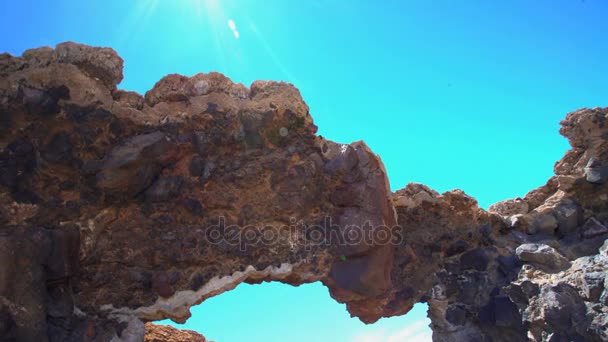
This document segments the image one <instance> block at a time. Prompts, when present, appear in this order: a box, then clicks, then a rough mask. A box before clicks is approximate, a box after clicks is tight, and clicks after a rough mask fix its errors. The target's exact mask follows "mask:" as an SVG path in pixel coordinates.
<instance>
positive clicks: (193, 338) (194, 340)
mask: <svg viewBox="0 0 608 342" xmlns="http://www.w3.org/2000/svg"><path fill="white" fill-rule="evenodd" d="M144 342H213V341H209V340H207V339H205V336H203V335H201V334H199V333H197V332H196V331H192V330H179V329H175V328H174V327H172V326H168V325H158V324H152V323H146V336H144Z"/></svg>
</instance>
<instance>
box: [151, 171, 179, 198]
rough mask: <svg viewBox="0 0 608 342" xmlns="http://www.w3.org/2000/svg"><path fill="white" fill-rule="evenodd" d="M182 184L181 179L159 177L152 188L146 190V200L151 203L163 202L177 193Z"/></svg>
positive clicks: (176, 177)
mask: <svg viewBox="0 0 608 342" xmlns="http://www.w3.org/2000/svg"><path fill="white" fill-rule="evenodd" d="M183 183H184V180H183V179H182V177H179V176H173V177H159V178H158V179H157V180H156V181H155V182H154V184H152V186H151V187H150V188H149V189H148V190H146V199H147V200H149V201H152V202H160V201H165V200H167V199H169V198H171V197H172V196H175V195H177V194H178V193H179V189H180V187H181V186H182V184H183Z"/></svg>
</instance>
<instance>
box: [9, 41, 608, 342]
mask: <svg viewBox="0 0 608 342" xmlns="http://www.w3.org/2000/svg"><path fill="white" fill-rule="evenodd" d="M0 76H1V78H0V124H1V125H0V228H2V229H1V230H0V257H1V260H2V263H1V264H0V339H2V340H8V341H47V340H48V341H108V340H115V341H117V340H123V341H138V340H142V339H144V338H145V340H146V341H168V340H177V341H179V340H180V339H181V340H189V341H192V340H196V339H199V340H201V341H204V338H203V337H202V336H200V335H198V334H195V333H187V332H180V331H178V330H175V329H173V328H170V327H163V326H154V325H151V324H147V325H145V323H146V322H151V321H155V320H161V319H165V318H170V319H173V320H174V321H176V322H184V321H185V320H186V319H187V318H188V317H189V316H190V311H189V308H190V307H191V306H193V305H196V304H198V303H200V302H201V301H204V300H205V299H207V298H209V297H212V296H216V295H219V294H221V293H222V292H225V291H228V290H230V289H233V288H234V287H236V286H237V285H238V284H240V283H242V282H248V283H259V282H262V281H281V282H285V283H289V284H294V285H298V284H302V283H307V282H314V281H321V282H322V283H323V284H325V285H326V286H328V288H329V290H330V294H331V296H332V297H333V298H334V299H336V300H337V301H340V302H343V303H346V305H347V308H348V310H349V312H350V313H351V314H352V315H353V316H356V317H359V318H360V319H361V320H362V321H364V322H366V323H372V322H375V321H376V320H378V319H380V318H381V317H388V316H394V315H402V314H404V313H406V312H408V311H409V310H410V309H411V307H412V306H413V305H414V304H415V303H418V302H427V303H428V304H429V316H430V318H431V320H432V328H433V330H434V334H433V336H434V337H433V338H434V340H436V341H469V340H470V341H473V340H478V341H485V340H496V341H523V340H526V339H527V338H528V337H529V338H532V339H534V340H537V341H545V340H557V341H559V340H588V341H600V340H603V339H605V338H606V336H605V331H606V320H607V317H608V314H607V310H606V305H607V302H606V298H607V297H608V290H607V289H606V288H605V282H606V272H605V269H606V268H605V258H606V256H605V253H606V252H605V249H606V247H605V246H604V247H603V249H600V247H602V244H604V242H605V240H606V238H607V237H608V229H606V227H607V226H608V204H607V203H608V188H607V187H608V185H607V184H606V180H607V179H606V172H605V169H606V165H608V154H607V151H608V144H607V138H608V127H606V126H605V119H606V116H608V109H599V108H596V109H582V110H579V111H576V112H573V113H570V114H568V116H567V117H566V119H565V120H564V121H563V122H562V130H561V132H562V134H564V135H565V136H566V137H567V138H568V139H569V140H570V142H571V144H572V146H573V148H572V150H570V151H569V152H568V153H566V155H565V156H564V158H563V159H562V160H561V161H559V162H558V163H556V165H555V173H556V176H555V177H553V178H551V179H550V180H548V182H547V184H546V185H545V186H542V187H540V188H538V189H535V190H532V191H531V192H530V193H529V194H528V195H526V196H525V197H524V198H518V199H515V200H507V201H503V202H500V203H497V204H496V205H494V206H492V207H491V208H490V211H489V212H487V211H485V210H483V209H480V208H479V207H478V206H477V202H476V201H475V199H473V198H471V197H469V196H467V195H466V194H465V193H463V192H462V191H460V190H453V191H449V192H446V193H443V194H439V193H437V192H436V191H433V190H432V189H430V188H428V187H426V186H424V185H421V184H409V185H408V186H407V187H406V188H405V189H402V190H399V191H397V192H396V193H391V192H390V190H389V189H390V187H389V184H388V179H387V176H386V171H385V169H384V166H383V165H382V162H381V160H380V158H379V157H378V156H376V155H375V154H374V153H373V152H372V151H371V150H370V149H369V148H368V147H367V146H366V145H365V143H363V142H355V143H352V144H347V145H345V144H338V143H334V142H331V141H327V140H325V139H323V138H321V137H319V136H316V135H315V133H316V131H317V127H316V126H315V125H314V123H313V120H312V117H311V115H310V113H309V108H308V106H307V105H306V103H305V102H304V101H303V100H302V98H301V96H300V93H299V91H298V90H297V89H296V88H295V87H294V86H292V85H290V84H287V83H282V82H266V81H256V82H254V83H253V84H252V85H251V86H250V88H246V87H245V86H243V85H241V84H234V83H233V82H232V81H230V79H228V78H227V77H225V76H223V75H221V74H218V73H210V74H198V75H195V76H193V77H186V76H181V75H169V76H167V77H165V78H163V79H162V80H160V81H159V82H158V83H157V84H156V85H155V86H154V88H153V89H151V90H150V91H149V92H147V93H146V94H145V96H141V95H139V94H137V93H133V92H126V91H123V90H118V89H116V85H117V84H118V83H119V82H120V80H121V79H122V59H120V57H118V55H116V53H114V52H113V51H112V50H111V49H108V48H93V47H88V46H84V45H78V44H74V43H64V44H60V45H59V46H57V47H56V48H55V49H51V48H40V49H33V50H29V51H27V52H25V53H24V55H23V56H22V57H13V56H10V55H8V54H3V55H0ZM532 247H534V248H532ZM518 251H519V252H518ZM602 253H603V254H602ZM602 277H603V278H602ZM564 310H567V311H568V312H572V316H569V317H565V316H562V315H561V314H559V312H562V311H564ZM568 322H571V323H572V324H568ZM146 331H147V333H146ZM144 336H145V337H144Z"/></svg>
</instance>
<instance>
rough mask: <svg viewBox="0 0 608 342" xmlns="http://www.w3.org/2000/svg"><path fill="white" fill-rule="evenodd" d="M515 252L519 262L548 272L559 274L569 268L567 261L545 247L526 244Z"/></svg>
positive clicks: (550, 248)
mask: <svg viewBox="0 0 608 342" xmlns="http://www.w3.org/2000/svg"><path fill="white" fill-rule="evenodd" d="M515 252H516V254H517V257H518V258H519V259H520V260H521V261H524V262H527V263H531V264H533V265H535V266H538V267H540V268H542V269H544V270H548V271H549V272H559V271H563V270H565V269H567V268H568V267H570V262H568V259H566V258H564V256H562V255H561V254H560V253H559V252H558V251H556V250H555V249H554V248H553V247H550V246H547V245H543V244H534V243H527V244H523V245H520V246H519V247H517V249H516V251H515Z"/></svg>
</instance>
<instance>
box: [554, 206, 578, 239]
mask: <svg viewBox="0 0 608 342" xmlns="http://www.w3.org/2000/svg"><path fill="white" fill-rule="evenodd" d="M554 215H555V218H556V219H557V222H558V226H557V230H558V231H559V232H560V233H562V234H564V235H566V234H569V233H571V232H573V231H574V230H575V229H576V228H577V227H578V226H579V225H580V224H581V223H582V222H581V221H582V219H583V210H582V208H581V207H580V206H579V205H578V204H576V203H574V202H572V201H564V202H562V203H560V204H558V205H557V206H556V207H555V212H554Z"/></svg>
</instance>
